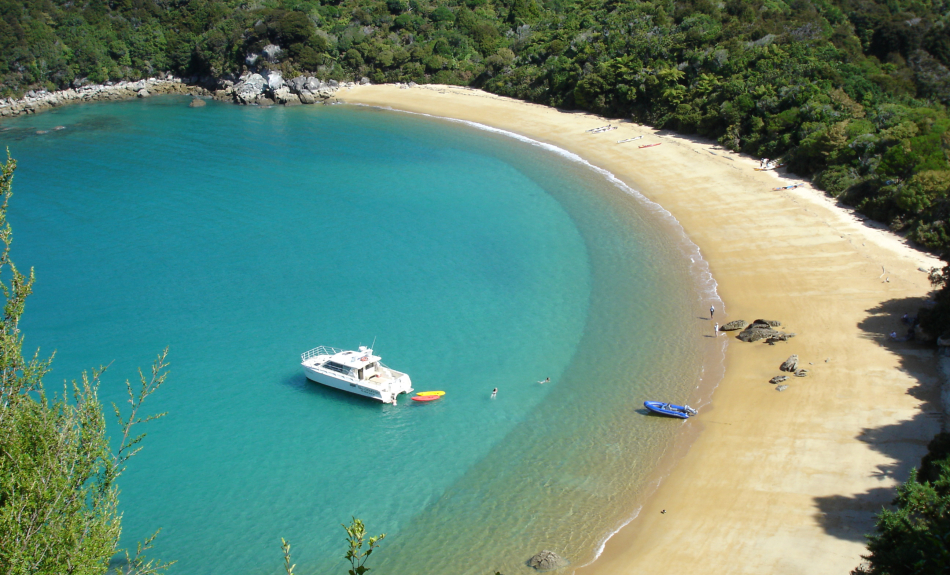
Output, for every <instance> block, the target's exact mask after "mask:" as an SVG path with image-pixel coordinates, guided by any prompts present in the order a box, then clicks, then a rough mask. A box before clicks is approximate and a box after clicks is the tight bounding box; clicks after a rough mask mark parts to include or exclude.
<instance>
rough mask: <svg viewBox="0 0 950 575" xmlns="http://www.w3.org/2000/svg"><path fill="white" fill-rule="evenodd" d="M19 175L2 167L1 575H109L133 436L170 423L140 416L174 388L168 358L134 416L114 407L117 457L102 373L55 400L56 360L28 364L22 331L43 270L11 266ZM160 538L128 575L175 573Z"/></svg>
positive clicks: (136, 402)
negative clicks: (50, 381)
mask: <svg viewBox="0 0 950 575" xmlns="http://www.w3.org/2000/svg"><path fill="white" fill-rule="evenodd" d="M15 169H16V163H15V162H14V161H13V160H10V159H9V158H8V161H7V162H6V163H5V164H2V165H0V196H2V198H3V200H2V201H3V203H2V205H0V243H2V244H3V247H2V251H0V278H2V280H3V281H0V288H2V290H3V294H4V296H5V298H6V299H5V305H4V307H3V317H2V325H0V567H2V572H3V573H5V574H10V575H20V574H23V575H26V574H31V575H34V574H49V575H62V574H67V573H71V574H76V575H86V574H88V575H100V574H102V573H105V572H106V571H107V570H108V567H109V561H110V559H112V557H113V556H114V555H115V554H116V552H117V551H118V543H119V535H120V534H121V515H120V514H119V512H118V509H117V507H118V495H119V490H118V487H117V485H116V481H117V480H118V478H119V476H120V475H122V472H123V471H124V470H125V465H126V463H127V462H128V460H129V458H130V457H132V456H133V455H135V454H136V453H137V452H138V450H139V449H140V446H139V443H140V442H141V441H142V439H143V438H144V434H141V435H133V434H132V433H131V432H132V429H133V427H134V426H135V425H137V424H140V423H144V422H146V421H148V420H150V419H154V418H157V417H161V415H154V416H148V417H142V416H141V415H140V414H139V410H140V409H141V406H142V403H143V401H144V400H145V398H146V397H148V396H149V395H150V394H151V393H153V392H154V391H155V390H157V389H158V388H159V387H160V386H161V385H162V383H163V382H164V381H165V374H166V372H165V367H166V365H167V364H166V363H165V353H163V354H162V355H160V356H159V358H158V360H157V361H156V362H155V364H154V365H153V367H152V374H151V378H150V379H146V378H145V377H144V376H143V377H142V378H141V386H140V387H139V388H138V389H133V388H132V386H131V384H129V383H128V382H126V385H127V387H128V392H129V404H130V407H131V409H130V411H129V414H128V416H126V417H123V416H122V415H121V414H120V412H119V409H118V408H117V407H115V406H113V407H114V409H115V412H116V416H117V417H118V419H119V425H120V429H121V432H122V438H121V441H120V444H119V448H118V451H115V452H113V451H112V450H111V448H110V445H109V438H108V437H107V436H106V423H105V417H104V416H103V413H102V405H101V404H100V403H99V399H98V396H97V390H98V385H99V376H100V375H101V374H102V370H101V369H100V370H97V371H93V372H92V375H91V376H89V375H87V374H85V373H83V375H82V380H81V381H80V382H75V381H74V382H73V383H72V385H71V387H70V388H67V387H66V386H65V385H64V387H63V390H62V392H61V393H60V394H54V395H53V396H50V395H49V394H48V392H47V389H46V388H45V387H44V385H43V377H44V376H45V375H46V373H47V372H48V371H49V366H50V362H51V361H52V358H50V359H41V358H40V357H39V354H38V353H36V354H34V355H33V357H31V358H29V359H27V358H25V357H24V356H23V353H22V351H23V335H22V334H21V332H20V330H19V327H18V326H19V321H20V317H21V316H22V314H23V311H24V306H25V303H26V298H27V296H29V295H30V293H31V291H32V287H33V271H32V270H30V274H29V276H25V275H24V274H22V273H21V272H20V271H19V270H18V269H17V267H16V266H15V265H14V263H13V261H11V259H10V244H11V242H12V239H13V236H12V232H11V229H10V226H9V224H8V223H7V221H6V213H7V204H8V201H9V199H10V196H11V195H12V194H11V184H12V181H13V172H14V170H15ZM140 375H141V374H140ZM156 534H157V533H156ZM152 539H154V535H153V536H152V537H151V538H149V539H148V540H147V541H145V542H144V543H143V544H140V545H139V547H138V550H137V552H136V553H135V555H134V556H130V555H129V554H128V553H126V555H125V562H124V568H123V569H121V570H120V571H119V572H120V573H125V574H126V575H131V574H138V575H146V574H151V573H157V572H159V571H161V570H163V569H164V568H165V567H166V566H167V565H165V564H162V563H159V562H154V561H148V560H146V559H145V558H144V557H143V553H144V552H145V551H146V550H147V549H148V548H149V545H150V543H151V541H152Z"/></svg>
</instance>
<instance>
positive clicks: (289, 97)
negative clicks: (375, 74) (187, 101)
mask: <svg viewBox="0 0 950 575" xmlns="http://www.w3.org/2000/svg"><path fill="white" fill-rule="evenodd" d="M355 84H356V83H354V82H338V81H337V80H328V81H323V80H320V79H319V78H315V77H313V76H297V77H295V78H292V79H290V80H285V79H284V78H283V76H282V75H281V74H280V73H279V72H269V73H267V74H266V76H265V75H262V74H259V73H247V74H243V75H241V76H240V77H236V78H219V79H214V78H209V77H191V78H179V77H176V76H173V75H171V74H167V75H162V76H159V77H156V78H148V79H145V80H139V81H137V82H116V83H107V84H94V85H85V86H78V87H74V88H69V89H66V90H58V91H55V92H49V91H47V90H30V91H29V92H27V94H26V95H24V96H23V97H22V98H20V99H14V98H3V99H0V119H2V118H12V117H16V116H20V115H23V114H35V113H37V112H41V111H43V110H47V109H50V108H57V107H59V106H64V105H67V104H74V103H82V102H102V101H112V100H130V99H134V98H147V97H149V96H153V95H158V94H190V95H192V96H195V97H206V98H207V97H210V98H214V99H215V100H221V101H225V102H233V103H235V104H242V105H258V106H272V105H275V104H276V105H284V106H293V105H299V104H332V103H335V102H336V101H337V100H336V99H335V95H336V93H337V91H338V90H339V89H341V88H346V87H352V86H354V85H355ZM359 84H363V85H366V84H369V79H368V78H362V79H361V80H360V81H359Z"/></svg>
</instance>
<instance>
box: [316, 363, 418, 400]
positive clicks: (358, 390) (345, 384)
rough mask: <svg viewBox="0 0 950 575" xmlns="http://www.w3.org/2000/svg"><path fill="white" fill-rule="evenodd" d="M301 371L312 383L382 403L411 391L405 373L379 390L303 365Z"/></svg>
mask: <svg viewBox="0 0 950 575" xmlns="http://www.w3.org/2000/svg"><path fill="white" fill-rule="evenodd" d="M303 371H304V374H305V375H306V376H307V379H309V380H310V381H312V382H314V383H319V384H320V385H325V386H327V387H332V388H334V389H339V390H340V391H347V392H349V393H353V394H356V395H362V396H363V397H368V398H370V399H375V400H377V401H381V402H383V403H392V401H393V397H395V396H397V395H399V394H400V393H409V392H410V391H412V384H411V383H410V382H409V381H408V380H409V377H408V376H405V375H404V376H402V377H400V378H398V379H397V380H395V381H394V382H393V384H392V385H390V386H389V387H390V390H379V389H374V388H372V387H369V386H366V385H360V383H359V382H351V381H344V380H340V379H336V378H334V377H330V376H328V375H326V374H324V373H321V372H319V371H316V370H313V369H310V368H309V367H307V366H304V368H303Z"/></svg>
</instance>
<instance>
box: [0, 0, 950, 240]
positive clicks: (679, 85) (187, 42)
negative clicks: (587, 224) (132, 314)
mask: <svg viewBox="0 0 950 575" xmlns="http://www.w3.org/2000/svg"><path fill="white" fill-rule="evenodd" d="M270 44H273V45H277V46H280V47H281V49H282V51H281V52H280V53H279V55H278V56H277V57H276V58H272V60H273V61H268V60H267V59H266V58H264V57H261V56H260V55H261V54H262V50H263V48H264V47H265V46H267V45H270ZM948 66H950V0H887V1H886V2H885V1H882V0H786V1H783V0H725V1H718V0H682V1H672V0H650V1H643V2H637V1H616V0H494V1H493V0H444V1H443V0H342V1H335V0H326V1H325V2H323V3H321V2H319V1H317V0H264V1H254V2H242V1H238V0H177V1H176V0H113V1H112V2H106V1H104V0H70V1H68V2H67V1H63V0H29V1H28V0H0V78H2V93H3V95H6V96H11V95H19V94H22V93H23V92H24V91H26V90H28V89H31V88H38V87H45V88H47V89H55V88H63V87H66V86H69V85H78V84H80V83H82V82H94V83H101V82H106V81H109V80H119V79H138V78H140V77H146V76H149V75H152V74H155V73H157V72H159V71H171V72H174V73H176V74H179V75H184V76H198V77H200V76H206V77H211V78H222V77H226V76H228V75H238V74H240V73H242V72H243V71H245V70H255V71H263V70H265V69H268V68H275V69H279V70H280V71H282V72H284V75H285V76H290V75H296V74H298V73H304V72H306V73H310V74H313V75H316V76H318V77H320V78H321V79H328V78H335V79H354V78H359V77H362V76H367V77H369V78H370V79H371V80H372V81H373V82H376V83H380V82H395V81H409V80H414V81H416V82H420V83H422V82H430V83H450V84H467V85H473V86H479V87H483V88H485V89H487V90H490V91H493V92H496V93H500V94H505V95H510V96H515V97H518V98H523V99H528V100H532V101H536V102H541V103H546V104H550V105H554V106H561V107H566V108H580V109H586V110H591V111H594V112H598V113H602V114H605V115H608V116H614V117H625V118H632V119H634V120H636V121H638V122H641V123H646V124H650V125H653V126H656V127H663V128H670V129H674V130H678V131H681V132H685V133H697V134H700V135H703V136H707V137H711V138H715V139H718V140H719V141H720V142H721V143H722V144H723V145H724V146H727V147H729V148H732V149H735V150H741V151H744V152H748V153H750V154H754V155H757V156H764V157H769V158H784V159H785V161H787V163H788V164H789V167H790V168H791V169H792V170H794V171H795V172H796V173H798V174H801V175H803V176H813V177H814V178H815V182H816V183H817V185H819V186H820V187H822V188H823V189H825V190H827V191H828V192H829V193H830V194H832V195H835V196H838V195H840V196H841V197H842V198H843V199H844V201H846V202H848V203H850V204H852V205H854V206H856V207H858V208H859V209H860V210H861V211H862V212H864V213H866V214H868V215H869V216H871V217H873V218H875V219H878V220H880V221H883V222H886V223H887V224H889V225H890V226H891V227H892V228H893V229H895V230H900V231H905V232H908V233H909V235H910V237H911V238H913V239H915V240H917V241H919V242H920V243H922V244H924V245H925V246H927V247H929V248H931V249H933V250H936V251H941V252H944V251H948V248H950V225H948V218H950V202H948V198H947V196H948V188H950V163H948V154H950V132H948V127H950V119H948V116H947V110H946V106H947V104H948V103H950V70H948Z"/></svg>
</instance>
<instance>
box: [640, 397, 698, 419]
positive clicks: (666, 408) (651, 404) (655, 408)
mask: <svg viewBox="0 0 950 575" xmlns="http://www.w3.org/2000/svg"><path fill="white" fill-rule="evenodd" d="M643 407H646V408H647V409H649V410H650V411H652V412H653V413H659V414H660V415H666V416H667V417H678V418H680V419H689V416H690V415H692V414H691V413H690V412H689V408H688V407H687V406H685V405H673V404H672V403H664V402H662V401H644V402H643Z"/></svg>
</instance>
